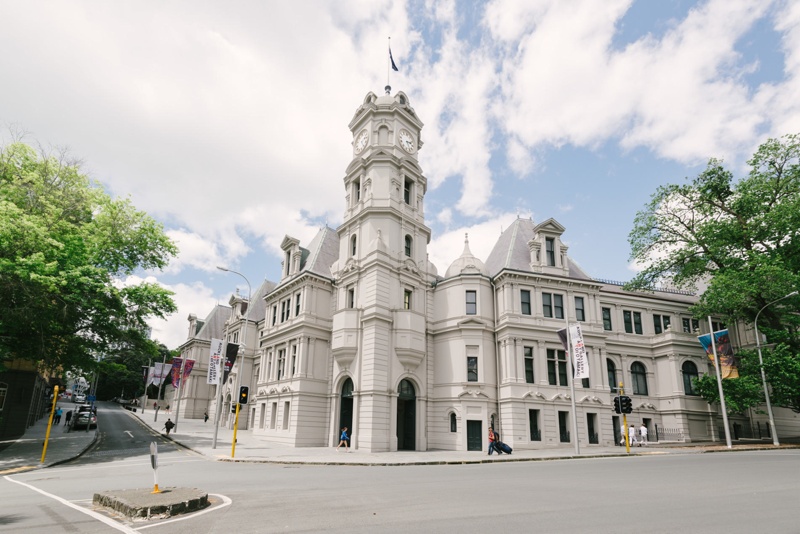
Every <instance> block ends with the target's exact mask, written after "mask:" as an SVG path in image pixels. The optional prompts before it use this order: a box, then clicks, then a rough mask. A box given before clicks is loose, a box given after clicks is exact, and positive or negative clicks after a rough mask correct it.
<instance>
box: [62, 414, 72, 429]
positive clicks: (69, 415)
mask: <svg viewBox="0 0 800 534" xmlns="http://www.w3.org/2000/svg"><path fill="white" fill-rule="evenodd" d="M70 419H72V410H69V411H67V414H66V415H65V416H64V421H65V422H64V426H69V420H70Z"/></svg>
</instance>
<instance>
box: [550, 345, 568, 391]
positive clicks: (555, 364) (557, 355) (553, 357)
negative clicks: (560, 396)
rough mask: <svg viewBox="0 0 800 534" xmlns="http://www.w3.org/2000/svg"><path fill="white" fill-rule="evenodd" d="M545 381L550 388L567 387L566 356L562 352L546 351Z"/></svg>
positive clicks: (555, 350)
mask: <svg viewBox="0 0 800 534" xmlns="http://www.w3.org/2000/svg"><path fill="white" fill-rule="evenodd" d="M547 380H548V382H549V383H550V385H551V386H568V385H569V382H567V355H566V353H565V352H564V351H563V350H558V349H547Z"/></svg>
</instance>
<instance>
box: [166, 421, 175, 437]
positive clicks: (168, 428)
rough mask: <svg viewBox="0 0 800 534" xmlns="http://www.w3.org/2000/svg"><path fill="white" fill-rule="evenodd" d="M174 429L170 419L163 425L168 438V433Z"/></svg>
mask: <svg viewBox="0 0 800 534" xmlns="http://www.w3.org/2000/svg"><path fill="white" fill-rule="evenodd" d="M174 427H175V423H173V422H172V419H167V422H166V423H164V429H166V431H167V435H168V436H169V431H170V430H172V429H173V428H174Z"/></svg>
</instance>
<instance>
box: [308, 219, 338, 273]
mask: <svg viewBox="0 0 800 534" xmlns="http://www.w3.org/2000/svg"><path fill="white" fill-rule="evenodd" d="M338 259H339V234H338V233H336V230H334V229H332V228H329V227H327V226H325V227H323V228H321V229H320V231H319V232H317V235H316V236H314V239H312V240H311V242H310V243H309V244H308V258H306V261H305V262H304V263H303V265H301V267H300V271H301V272H305V271H307V272H311V273H314V274H318V275H321V276H324V277H325V278H332V276H331V265H333V262H335V261H336V260H338Z"/></svg>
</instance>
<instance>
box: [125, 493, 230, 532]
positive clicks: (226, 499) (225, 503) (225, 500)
mask: <svg viewBox="0 0 800 534" xmlns="http://www.w3.org/2000/svg"><path fill="white" fill-rule="evenodd" d="M209 495H213V496H215V497H219V498H220V499H222V504H220V505H219V506H213V507H209V508H206V509H205V510H202V511H200V512H194V513H192V514H191V515H185V516H182V517H176V518H175V519H167V520H166V521H159V522H158V523H155V524H153V525H144V526H142V527H139V528H137V529H136V530H144V529H146V528H150V527H160V526H161V525H166V524H167V523H175V522H177V521H185V520H186V519H192V518H194V517H197V516H198V515H203V514H207V513H209V512H215V511H217V510H221V509H223V508H225V507H226V506H230V505H231V503H232V502H233V501H232V500H231V499H230V497H226V496H225V495H220V494H218V493H209Z"/></svg>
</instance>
